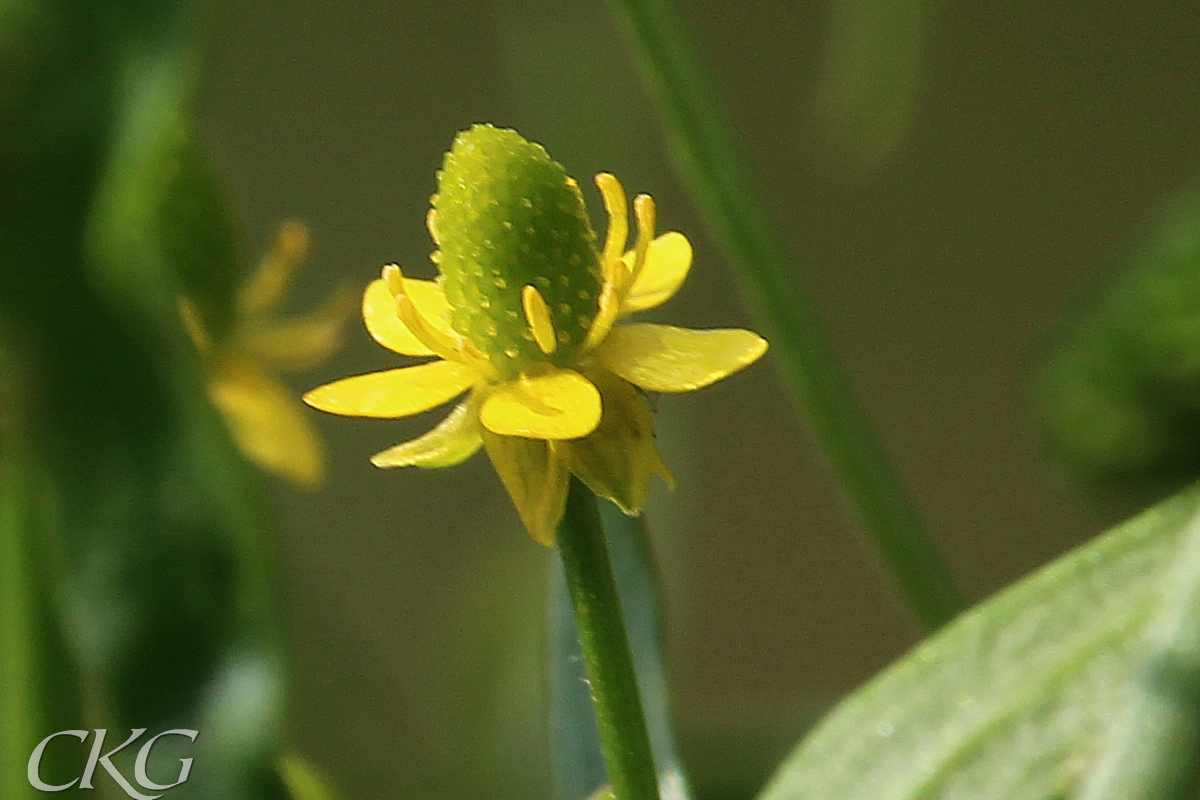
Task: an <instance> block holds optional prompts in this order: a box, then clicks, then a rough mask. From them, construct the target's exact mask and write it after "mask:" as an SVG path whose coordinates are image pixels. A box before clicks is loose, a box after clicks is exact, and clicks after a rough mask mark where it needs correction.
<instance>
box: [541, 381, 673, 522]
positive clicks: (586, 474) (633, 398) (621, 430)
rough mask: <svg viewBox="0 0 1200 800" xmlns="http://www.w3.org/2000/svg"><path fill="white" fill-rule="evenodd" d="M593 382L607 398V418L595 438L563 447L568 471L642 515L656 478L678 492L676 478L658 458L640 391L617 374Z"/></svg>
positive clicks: (605, 415) (597, 429)
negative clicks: (660, 477)
mask: <svg viewBox="0 0 1200 800" xmlns="http://www.w3.org/2000/svg"><path fill="white" fill-rule="evenodd" d="M590 377H592V378H593V380H595V382H596V386H597V387H599V389H600V395H601V397H603V398H604V415H603V416H602V417H601V418H600V424H599V425H598V426H596V430H594V431H592V432H591V433H590V434H589V435H587V436H585V437H583V438H582V439H572V440H571V441H569V442H564V443H563V445H564V447H566V449H567V454H568V462H567V463H568V466H569V467H570V470H571V472H573V473H575V474H576V475H578V476H579V478H580V479H581V480H582V481H583V482H584V483H586V484H587V486H588V488H589V489H591V490H592V491H593V492H595V493H596V494H598V495H600V496H601V497H607V498H608V499H609V500H612V501H613V502H614V503H616V504H617V505H618V506H620V508H621V510H622V511H624V512H625V513H626V514H630V515H634V514H638V513H639V512H641V510H642V509H643V508H645V507H646V499H647V498H648V497H649V494H650V476H651V475H654V474H658V475H661V476H662V477H663V478H665V479H666V481H667V483H668V484H670V485H671V487H672V488H674V486H675V478H674V477H673V476H672V475H671V472H670V470H668V469H667V465H666V464H664V463H663V460H662V458H661V457H660V456H659V454H658V445H657V443H656V442H655V438H654V425H653V423H652V422H651V420H650V412H649V410H648V409H647V408H646V402H645V401H644V400H643V399H642V396H641V395H640V394H639V393H638V391H637V389H635V388H633V386H631V385H630V384H628V383H626V382H625V381H624V380H622V379H620V378H618V377H617V376H616V375H612V374H611V373H599V374H596V375H593V376H590Z"/></svg>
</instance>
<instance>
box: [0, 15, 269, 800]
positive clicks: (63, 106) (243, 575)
mask: <svg viewBox="0 0 1200 800" xmlns="http://www.w3.org/2000/svg"><path fill="white" fill-rule="evenodd" d="M205 25H206V19H205V13H204V9H203V7H202V5H201V4H199V3H196V2H190V1H188V0H177V1H175V2H171V1H170V0H163V1H161V2H151V1H150V0H145V1H144V2H135V1H133V0H127V1H126V2H109V0H102V1H101V0H97V1H96V2H75V1H74V0H71V1H70V2H68V1H67V0H61V1H60V2H52V1H51V2H38V3H34V2H20V0H10V1H9V2H5V3H3V4H0V64H3V65H4V66H3V70H0V75H3V79H2V80H3V82H2V84H0V142H3V145H2V146H0V185H3V186H4V187H5V188H4V192H3V193H2V194H0V241H3V247H0V352H3V354H4V359H3V364H2V367H3V372H2V373H0V386H3V391H2V393H0V405H2V409H0V422H2V427H0V474H2V475H3V486H2V495H0V515H3V521H4V523H5V524H4V525H3V526H0V541H2V542H3V545H2V547H3V552H4V553H5V555H6V556H11V557H12V558H6V559H5V565H4V567H3V569H4V570H5V575H4V576H3V577H4V578H5V589H4V593H3V596H2V597H0V603H2V605H0V630H3V631H4V632H5V633H4V648H5V649H4V657H3V660H2V661H0V663H2V664H3V669H4V675H3V685H4V687H5V694H4V710H3V719H4V721H5V723H6V724H4V725H3V726H2V728H0V754H2V758H3V763H0V771H3V774H4V779H3V780H4V781H5V783H4V784H3V791H4V797H5V798H6V800H7V798H13V799H14V800H16V798H20V797H26V796H29V795H30V793H31V792H32V791H33V790H32V788H31V787H29V785H28V784H27V783H25V782H24V775H25V769H24V764H25V760H26V759H27V758H28V754H29V753H30V752H31V751H32V750H33V747H34V745H35V744H36V743H37V742H38V741H40V740H41V739H42V738H43V737H45V736H46V735H48V734H49V733H52V732H54V731H58V730H63V729H67V728H107V729H113V730H114V734H113V736H114V738H115V737H116V735H117V733H118V732H120V731H121V730H122V729H124V730H129V729H132V728H148V729H150V731H151V732H158V731H162V730H166V729H169V728H179V727H183V728H190V729H196V730H199V731H201V735H200V737H199V738H198V740H197V744H196V746H195V750H194V752H193V753H191V755H194V757H195V769H194V770H193V772H192V775H191V778H190V779H189V781H188V782H187V783H186V784H183V785H181V786H179V787H177V788H176V789H174V790H172V797H174V798H176V799H177V800H184V798H187V797H217V796H220V797H231V798H261V797H270V796H279V795H280V793H281V792H282V788H281V786H280V784H279V779H278V777H277V775H276V773H275V771H274V769H273V761H274V756H275V752H276V748H277V745H276V742H275V740H276V736H277V733H278V730H277V728H278V723H279V719H280V712H281V707H282V698H283V692H282V683H283V676H282V673H281V659H280V656H279V653H278V644H277V641H276V620H275V611H274V599H273V595H272V593H273V588H272V585H273V581H272V578H273V575H272V571H273V567H272V558H271V553H270V550H269V548H268V547H267V546H266V543H265V541H264V533H265V521H266V520H265V515H264V512H263V509H262V508H261V507H260V504H259V500H258V491H257V487H256V479H255V476H254V475H253V473H252V472H251V470H250V469H249V468H248V467H247V466H246V465H245V463H244V462H243V461H242V460H241V459H240V458H239V457H238V455H237V454H236V452H235V450H234V449H233V447H232V445H231V443H230V440H229V436H228V434H227V432H226V429H225V427H224V425H223V424H222V422H221V420H220V419H219V418H218V416H217V415H216V414H215V412H214V411H213V409H212V407H211V405H210V404H209V402H208V399H207V392H206V391H205V387H204V383H203V378H202V375H201V371H200V368H199V363H198V360H197V358H196V353H195V349H194V347H193V345H192V343H191V342H190V341H189V340H188V337H187V335H186V334H185V332H184V330H183V326H182V325H181V322H180V318H179V311H178V297H179V295H180V294H181V293H182V292H184V291H187V292H189V293H190V294H192V295H193V296H195V297H196V298H197V302H198V303H202V304H203V305H204V306H205V308H206V309H207V310H208V312H209V313H210V314H211V315H212V318H213V319H227V318H228V309H229V308H230V302H231V296H230V291H231V288H232V285H233V280H234V278H235V277H236V274H237V272H238V271H239V267H240V263H239V261H238V259H237V255H236V254H237V251H238V248H237V246H236V244H235V241H234V238H233V226H232V224H231V222H230V217H229V215H228V211H227V210H226V207H225V205H224V203H223V201H222V197H221V191H220V189H219V187H218V185H217V183H216V181H215V178H214V176H213V174H212V172H211V171H210V170H209V168H208V167H207V165H206V162H205V159H204V156H203V154H202V153H201V152H200V150H199V149H198V147H197V145H196V142H195V138H194V136H193V134H192V133H191V124H190V116H189V112H188V107H189V104H190V96H191V93H192V87H193V83H194V74H195V72H196V62H197V53H198V45H199V44H200V41H201V39H202V38H203V37H202V34H203V31H204V28H205ZM121 738H122V740H123V738H124V737H121ZM65 750H66V748H64V751H65ZM157 752H158V751H157V750H156V751H155V753H157ZM163 752H164V754H165V752H166V748H164V750H163ZM64 759H66V757H65V756H64ZM52 761H56V759H52V758H47V759H46V764H45V769H46V770H47V772H46V774H47V775H54V774H56V773H57V772H63V771H65V772H67V774H69V771H70V768H71V766H72V765H71V764H67V765H66V766H60V765H58V764H57V763H50V762H52ZM155 763H156V760H155V759H152V760H151V762H150V767H151V774H156V768H155ZM169 766H170V765H169V764H166V763H164V765H163V767H162V773H161V774H170V773H169V772H168V770H169ZM76 774H78V773H76ZM13 776H16V778H15V782H14V779H13ZM98 780H104V778H98Z"/></svg>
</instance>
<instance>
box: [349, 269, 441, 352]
mask: <svg viewBox="0 0 1200 800" xmlns="http://www.w3.org/2000/svg"><path fill="white" fill-rule="evenodd" d="M362 314H363V322H365V323H366V325H367V332H368V333H370V334H371V338H372V339H374V340H375V341H377V342H379V343H380V344H381V345H383V346H384V347H386V348H387V349H389V350H392V351H394V352H396V353H400V354H401V355H406V356H431V355H433V351H432V350H430V349H429V348H428V347H426V346H425V345H424V344H422V343H421V340H420V339H418V338H417V337H416V336H414V335H413V332H412V331H410V330H409V329H408V326H407V325H405V324H404V323H403V322H401V321H400V315H399V314H397V313H396V298H395V297H393V296H392V293H391V291H389V290H388V287H387V284H386V283H384V281H383V279H382V278H378V279H376V280H373V281H371V283H370V285H369V286H367V290H366V291H365V292H363V300H362Z"/></svg>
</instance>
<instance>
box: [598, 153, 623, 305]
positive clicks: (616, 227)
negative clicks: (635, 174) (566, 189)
mask: <svg viewBox="0 0 1200 800" xmlns="http://www.w3.org/2000/svg"><path fill="white" fill-rule="evenodd" d="M596 188H597V189H599V190H600V196H601V197H602V198H604V210H605V211H607V212H608V232H607V233H606V234H605V236H604V253H603V255H602V258H601V266H602V268H603V269H604V279H605V280H606V281H608V282H615V280H614V279H615V277H616V276H615V275H614V274H613V273H614V272H615V271H616V270H617V269H621V268H622V267H621V263H620V258H621V254H622V253H623V252H625V240H626V239H627V238H629V208H628V204H627V201H626V199H625V189H624V188H623V187H622V186H621V182H620V181H619V180H617V179H616V177H615V176H614V175H611V174H609V173H607V172H601V173H600V174H599V175H597V176H596Z"/></svg>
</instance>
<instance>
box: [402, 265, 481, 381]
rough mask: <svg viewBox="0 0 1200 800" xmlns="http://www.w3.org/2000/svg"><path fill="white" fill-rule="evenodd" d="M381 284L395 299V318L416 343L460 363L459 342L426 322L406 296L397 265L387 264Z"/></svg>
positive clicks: (410, 299) (406, 291) (406, 292)
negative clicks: (401, 323) (407, 330)
mask: <svg viewBox="0 0 1200 800" xmlns="http://www.w3.org/2000/svg"><path fill="white" fill-rule="evenodd" d="M383 282H384V285H385V286H387V288H388V291H389V292H391V293H392V297H395V298H396V316H398V317H400V321H401V322H403V323H404V326H405V327H406V328H408V329H409V331H411V332H412V335H413V336H415V337H417V341H419V342H420V343H421V344H423V345H425V346H426V347H428V348H429V349H430V350H432V351H433V352H434V353H435V354H437V355H439V356H441V357H442V358H444V359H447V360H448V361H462V357H461V355H460V353H459V351H460V350H461V349H462V348H461V347H460V346H459V342H458V341H456V340H455V339H454V338H453V337H451V336H447V335H446V334H444V333H442V332H441V331H439V330H438V329H437V328H435V327H434V326H432V325H430V324H429V323H428V322H426V321H425V317H424V316H422V314H421V312H420V310H419V309H418V308H417V306H416V304H415V303H414V302H413V301H412V298H411V297H409V296H408V290H407V289H406V288H405V286H404V272H403V271H402V270H401V269H400V267H399V266H398V265H396V264H388V265H387V266H386V267H384V268H383Z"/></svg>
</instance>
